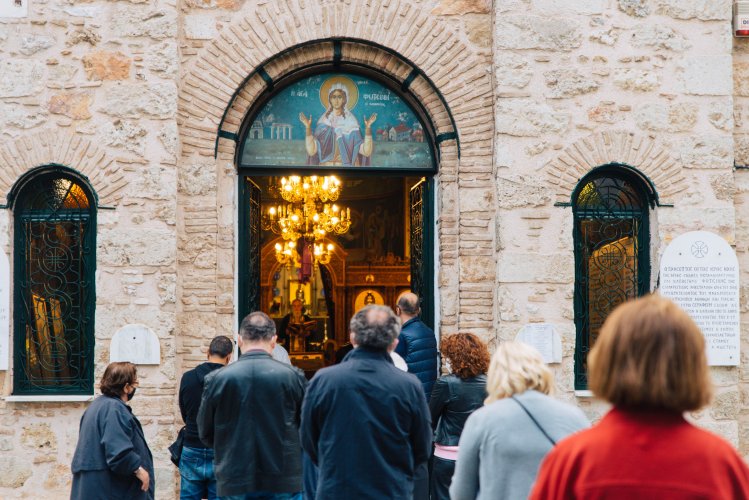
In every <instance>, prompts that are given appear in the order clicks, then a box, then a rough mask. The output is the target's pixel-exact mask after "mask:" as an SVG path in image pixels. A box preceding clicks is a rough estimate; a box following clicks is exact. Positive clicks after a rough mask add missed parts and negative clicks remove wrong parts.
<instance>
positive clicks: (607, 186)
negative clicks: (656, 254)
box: [573, 173, 650, 389]
mask: <svg viewBox="0 0 749 500" xmlns="http://www.w3.org/2000/svg"><path fill="white" fill-rule="evenodd" d="M638 184H639V182H638V181H637V180H636V179H630V178H625V177H618V176H611V175H607V174H605V173H604V174H602V175H601V174H599V175H597V176H596V177H594V178H592V179H589V180H587V181H585V182H584V183H583V184H582V188H581V189H580V190H579V192H578V194H577V197H576V198H575V203H574V205H573V211H574V217H575V224H574V245H575V326H576V330H577V342H576V349H575V389H587V387H588V379H587V359H588V353H589V352H590V349H591V347H592V346H593V344H594V343H595V341H596V338H597V336H598V332H599V330H600V328H601V325H602V324H603V322H604V320H605V319H606V317H607V316H608V314H609V313H610V312H611V311H612V310H613V309H614V308H615V307H616V306H618V305H619V304H621V303H622V302H625V301H627V300H630V299H633V298H635V297H638V296H640V295H644V294H645V293H647V291H648V288H649V283H650V264H649V262H650V259H649V256H648V255H649V229H648V202H647V194H646V192H645V191H644V190H643V189H642V188H641V187H640V186H639V185H638Z"/></svg>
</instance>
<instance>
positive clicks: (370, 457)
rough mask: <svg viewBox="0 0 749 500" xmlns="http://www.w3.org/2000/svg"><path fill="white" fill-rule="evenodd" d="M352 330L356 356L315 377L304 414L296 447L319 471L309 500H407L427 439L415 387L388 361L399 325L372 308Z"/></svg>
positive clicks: (425, 414)
mask: <svg viewBox="0 0 749 500" xmlns="http://www.w3.org/2000/svg"><path fill="white" fill-rule="evenodd" d="M350 330H351V335H350V338H351V342H352V344H354V346H355V349H354V350H353V351H351V352H350V353H349V354H348V355H347V356H346V358H345V359H344V360H343V362H342V363H340V364H337V365H334V366H331V367H329V368H324V369H322V370H320V371H318V372H317V374H316V375H315V377H314V378H313V379H312V382H311V383H310V386H309V390H308V392H307V396H306V397H305V399H304V405H303V407H302V427H301V435H302V446H303V447H304V450H305V451H306V452H307V453H308V454H309V455H310V457H311V458H312V461H313V462H315V463H316V464H317V465H318V467H319V479H318V486H317V492H316V495H315V498H318V499H325V500H328V499H339V498H340V499H357V500H362V499H377V500H380V499H383V498H387V499H396V500H411V499H412V496H413V487H414V485H413V474H414V470H415V468H416V467H417V466H418V465H420V464H422V463H425V462H426V461H427V459H428V458H429V454H430V452H431V444H432V431H431V427H430V421H429V408H428V407H427V402H426V399H425V397H424V391H423V390H422V388H421V384H420V383H419V381H418V379H417V378H416V377H414V376H413V375H410V374H408V373H406V372H403V371H401V370H399V369H398V368H396V367H395V365H394V364H393V361H392V359H391V357H390V354H389V352H390V351H392V350H393V349H394V348H395V345H396V344H397V343H398V333H399V331H400V326H399V323H398V318H397V317H396V316H395V314H393V312H392V311H391V310H390V308H388V307H385V306H377V305H370V306H367V307H365V308H363V309H361V310H360V311H359V312H357V313H356V314H355V315H354V317H353V318H352V319H351V323H350Z"/></svg>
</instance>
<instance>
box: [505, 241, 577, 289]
mask: <svg viewBox="0 0 749 500" xmlns="http://www.w3.org/2000/svg"><path fill="white" fill-rule="evenodd" d="M498 279H499V281H500V282H504V283H572V282H573V281H574V279H575V265H574V255H573V253H572V249H570V251H569V252H567V253H560V254H528V253H514V252H503V253H502V254H501V255H500V257H499V278H498Z"/></svg>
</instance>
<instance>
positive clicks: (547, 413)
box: [450, 342, 589, 500]
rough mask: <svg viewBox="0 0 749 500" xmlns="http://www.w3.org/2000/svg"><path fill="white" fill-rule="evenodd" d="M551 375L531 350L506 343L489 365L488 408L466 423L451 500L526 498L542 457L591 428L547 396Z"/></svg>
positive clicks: (580, 416) (575, 412) (579, 414)
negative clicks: (570, 436)
mask: <svg viewBox="0 0 749 500" xmlns="http://www.w3.org/2000/svg"><path fill="white" fill-rule="evenodd" d="M553 385H554V381H553V377H552V374H551V371H550V370H549V369H548V367H547V366H546V364H545V363H544V361H543V358H541V354H539V352H538V351H536V350H535V349H534V348H533V347H531V346H529V345H526V344H522V343H519V342H504V343H502V344H500V346H499V348H497V352H495V353H494V356H493V357H492V360H491V363H490V365H489V374H488V377H487V384H486V391H487V394H488V397H487V398H486V401H485V404H486V405H485V406H484V407H483V408H481V409H479V410H476V411H475V412H474V413H473V414H472V415H471V416H470V417H468V421H467V422H466V425H465V428H464V429H463V434H462V436H461V438H460V443H459V450H458V460H457V463H456V466H455V475H454V476H453V480H452V485H451V486H450V498H452V499H453V500H464V499H466V500H467V499H475V498H478V499H505V498H507V499H515V498H526V497H527V496H528V493H529V492H530V490H531V486H532V485H533V481H534V480H535V478H536V473H537V471H538V467H539V464H540V463H541V460H543V458H544V456H545V455H546V454H547V453H548V452H549V450H550V449H551V448H552V446H554V444H555V443H556V442H557V441H559V440H560V439H562V438H563V437H565V436H567V435H569V434H571V433H573V432H575V431H578V430H580V429H583V428H585V427H587V426H588V425H589V424H588V420H587V419H586V418H585V415H583V413H582V412H581V411H580V409H579V408H577V407H574V406H572V405H568V404H566V403H562V402H560V401H557V400H556V399H554V398H552V397H551V396H549V394H550V393H551V392H552V388H553Z"/></svg>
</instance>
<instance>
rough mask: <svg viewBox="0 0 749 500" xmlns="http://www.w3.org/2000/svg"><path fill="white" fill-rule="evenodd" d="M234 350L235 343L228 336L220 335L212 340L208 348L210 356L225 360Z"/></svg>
mask: <svg viewBox="0 0 749 500" xmlns="http://www.w3.org/2000/svg"><path fill="white" fill-rule="evenodd" d="M233 350H234V341H232V339H230V338H229V337H227V336H226V335H219V336H217V337H214V339H213V340H211V345H209V346H208V355H209V356H218V357H220V358H225V357H227V356H228V355H229V354H231V352H232V351H233Z"/></svg>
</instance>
